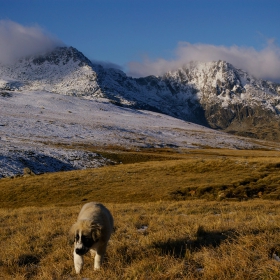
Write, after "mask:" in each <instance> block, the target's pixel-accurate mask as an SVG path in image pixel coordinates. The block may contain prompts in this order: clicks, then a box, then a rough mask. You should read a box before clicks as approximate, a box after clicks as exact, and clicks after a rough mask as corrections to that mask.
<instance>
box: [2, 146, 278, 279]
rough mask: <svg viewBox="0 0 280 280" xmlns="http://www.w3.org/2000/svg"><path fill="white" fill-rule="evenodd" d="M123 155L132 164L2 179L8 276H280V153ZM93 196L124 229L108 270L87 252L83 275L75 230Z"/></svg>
mask: <svg viewBox="0 0 280 280" xmlns="http://www.w3.org/2000/svg"><path fill="white" fill-rule="evenodd" d="M115 152H116V151H115ZM115 152H114V153H115ZM107 153H109V152H108V151H107ZM122 153H125V157H126V158H127V162H129V163H127V164H121V165H114V166H108V167H103V168H100V169H92V170H84V171H72V172H60V173H54V174H44V175H40V176H26V177H20V178H14V179H9V178H6V179H2V180H0V205H1V208H0V223H1V227H0V236H1V239H0V246H1V250H0V279H1V277H2V278H3V279H59V280H60V279H81V278H82V277H85V278H90V279H209V280H210V279H279V277H280V262H279V261H277V259H278V258H277V256H279V257H280V239H279V232H280V222H279V221H280V202H278V201H275V200H274V201H273V200H268V198H273V199H275V198H276V199H277V198H278V195H279V194H280V189H279V180H280V172H279V171H280V170H279V168H280V159H279V155H280V153H278V152H269V151H226V150H203V151H199V150H197V151H185V152H182V153H171V152H170V151H162V152H161V153H160V160H158V159H159V158H157V156H158V157H159V154H158V153H156V152H155V151H149V152H145V153H144V152H141V153H142V155H141V156H140V154H139V156H140V158H141V160H140V161H139V160H136V163H132V162H133V157H134V156H133V154H135V153H136V152H133V153H131V154H130V153H129V152H125V151H123V152H122ZM122 153H119V155H118V156H119V157H120V158H122V157H124V154H122ZM139 153H140V152H139ZM109 154H110V153H109ZM153 155H154V156H153ZM156 158H157V160H155V159H156ZM145 159H146V160H145ZM164 159H165V160H164ZM201 198H204V199H201ZM264 198H266V199H264ZM92 200H93V201H100V202H102V203H104V204H105V205H106V206H107V207H108V208H109V209H110V211H111V212H112V214H113V216H114V219H115V226H116V231H115V233H114V234H113V236H112V238H111V241H110V242H109V246H108V250H107V256H106V259H105V263H104V266H103V268H102V269H101V270H100V271H95V272H94V271H93V269H92V268H93V261H92V259H91V257H90V255H89V256H86V260H85V269H84V271H83V274H82V276H81V277H77V276H76V275H75V273H74V266H73V259H72V251H73V248H72V247H73V246H72V244H71V240H69V239H68V231H69V228H70V227H71V225H72V224H73V222H75V220H76V218H77V214H78V212H79V210H80V207H81V206H82V205H83V204H84V203H85V202H87V201H92Z"/></svg>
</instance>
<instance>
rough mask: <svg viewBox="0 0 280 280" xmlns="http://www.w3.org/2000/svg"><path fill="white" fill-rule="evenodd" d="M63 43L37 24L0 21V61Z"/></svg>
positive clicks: (38, 51) (15, 58)
mask: <svg viewBox="0 0 280 280" xmlns="http://www.w3.org/2000/svg"><path fill="white" fill-rule="evenodd" d="M61 45H63V43H62V42H61V41H59V40H58V39H56V38H54V37H53V36H51V35H49V34H47V33H46V32H45V31H44V30H42V29H41V28H40V27H39V26H29V27H27V26H22V25H20V24H18V23H16V22H13V21H10V20H1V21H0V62H2V63H12V62H14V61H16V60H17V59H20V58H21V57H25V56H28V55H35V54H40V53H42V52H45V51H49V50H52V49H53V48H54V47H56V46H61Z"/></svg>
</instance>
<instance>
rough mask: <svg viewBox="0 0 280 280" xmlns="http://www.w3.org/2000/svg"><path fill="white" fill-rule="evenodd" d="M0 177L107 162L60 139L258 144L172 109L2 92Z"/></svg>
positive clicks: (229, 145) (132, 145)
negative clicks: (170, 112)
mask: <svg viewBox="0 0 280 280" xmlns="http://www.w3.org/2000/svg"><path fill="white" fill-rule="evenodd" d="M0 112H1V114H0V146H1V150H0V177H1V176H12V175H16V174H22V172H23V168H24V167H29V168H31V169H32V170H33V171H34V172H35V173H41V172H50V171H58V170H71V169H81V168H88V167H97V166H102V165H105V164H108V161H107V160H106V159H104V158H102V157H101V156H100V155H97V154H94V153H91V152H87V151H83V150H78V151H76V150H72V149H67V148H65V147H66V146H67V145H61V144H71V143H75V144H81V145H82V144H90V145H93V146H110V145H117V146H122V147H127V148H137V147H177V148H178V149H180V148H197V147H200V146H204V145H207V146H211V147H224V148H253V147H254V145H253V144H251V143H250V141H248V140H246V139H244V138H238V137H234V136H231V135H228V134H225V133H222V132H218V131H215V130H211V129H208V128H205V127H203V126H199V125H196V124H192V123H189V122H186V121H183V120H179V119H176V118H173V117H170V116H167V115H163V114H160V113H155V112H150V111H138V110H133V109H129V108H123V107H119V106H115V105H113V104H112V103H110V102H109V101H108V100H106V99H98V100H86V99H81V98H78V97H72V96H64V95H59V94H54V93H48V92H43V91H37V92H31V91H21V92H17V91H14V92H7V93H6V94H4V93H3V92H2V94H0Z"/></svg>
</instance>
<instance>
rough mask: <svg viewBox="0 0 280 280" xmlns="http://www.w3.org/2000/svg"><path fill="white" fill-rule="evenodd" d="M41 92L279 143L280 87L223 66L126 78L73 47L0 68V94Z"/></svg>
mask: <svg viewBox="0 0 280 280" xmlns="http://www.w3.org/2000/svg"><path fill="white" fill-rule="evenodd" d="M23 90H25V91H26V90H27V91H46V92H52V93H57V94H63V95H73V96H79V97H82V98H87V99H100V98H106V99H108V100H110V102H112V103H113V104H115V105H119V106H124V107H129V108H134V109H145V110H150V111H154V112H160V113H164V114H167V115H170V116H172V117H176V118H179V119H182V120H185V121H189V122H193V123H196V124H200V125H204V126H207V127H210V128H214V129H218V130H222V131H225V132H228V133H232V134H236V135H241V136H248V137H252V138H259V139H266V140H273V141H276V140H279V139H280V117H279V113H280V95H279V94H280V84H278V83H275V82H271V81H265V80H261V79H257V78H254V77H253V76H251V75H250V74H249V73H246V72H245V71H243V70H241V69H236V68H235V67H234V66H233V65H231V64H229V63H227V62H225V61H214V62H208V63H201V62H192V63H189V64H187V65H184V67H182V68H180V69H178V70H176V71H171V72H167V73H166V74H165V75H163V76H148V77H142V78H132V77H128V76H127V75H126V74H125V73H124V72H122V71H121V70H118V69H114V68H107V67H104V66H102V65H98V64H95V63H93V62H91V61H90V60H89V59H88V58H86V57H85V56H84V55H83V54H82V53H81V52H79V51H78V50H77V49H75V48H73V47H60V48H56V49H55V50H53V51H52V52H50V53H46V54H42V55H40V56H36V57H26V58H23V59H21V60H19V61H18V62H17V63H14V64H12V65H0V92H1V95H8V94H9V92H12V91H23Z"/></svg>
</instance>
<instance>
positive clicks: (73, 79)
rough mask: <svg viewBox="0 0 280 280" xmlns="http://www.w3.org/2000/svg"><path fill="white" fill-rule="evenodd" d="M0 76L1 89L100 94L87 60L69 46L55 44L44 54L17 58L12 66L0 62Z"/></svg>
mask: <svg viewBox="0 0 280 280" xmlns="http://www.w3.org/2000/svg"><path fill="white" fill-rule="evenodd" d="M0 77H1V78H0V79H1V80H2V85H5V86H4V89H8V88H10V89H11V88H15V89H18V90H44V91H49V92H54V93H60V94H64V95H76V96H88V95H90V96H95V95H96V96H98V95H100V89H99V86H98V84H97V81H96V73H95V72H94V71H93V69H92V65H91V62H90V60H89V59H87V58H86V57H85V56H84V55H83V54H82V53H81V52H79V51H78V50H77V49H75V48H73V47H58V48H56V49H54V50H53V51H52V52H49V53H47V54H43V55H40V56H35V57H27V58H24V59H21V60H19V61H18V62H17V63H15V64H13V65H9V66H7V65H6V66H3V65H2V66H1V67H0ZM5 82H6V83H5ZM15 82H17V85H18V86H17V87H15ZM0 84H1V83H0ZM2 88H3V86H2Z"/></svg>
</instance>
